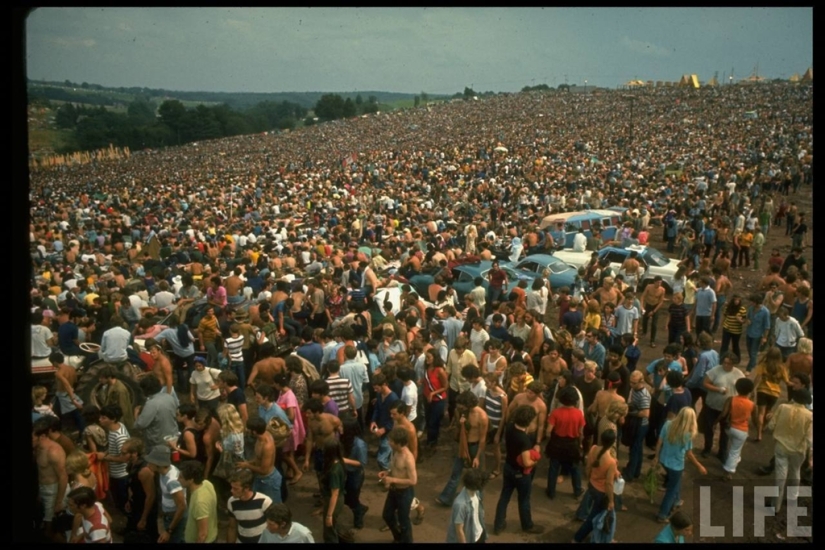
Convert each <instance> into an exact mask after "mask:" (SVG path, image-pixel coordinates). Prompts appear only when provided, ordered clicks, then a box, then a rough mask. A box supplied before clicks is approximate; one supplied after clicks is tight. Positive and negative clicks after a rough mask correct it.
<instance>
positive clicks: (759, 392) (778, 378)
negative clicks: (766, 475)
mask: <svg viewBox="0 0 825 550" xmlns="http://www.w3.org/2000/svg"><path fill="white" fill-rule="evenodd" d="M783 382H784V383H785V384H788V371H787V370H786V369H785V365H784V364H783V363H782V351H781V350H780V349H779V348H778V347H776V346H772V347H770V348H769V349H768V351H766V352H765V356H764V357H763V358H762V361H761V362H760V363H759V364H758V365H756V378H754V380H753V384H754V386H755V387H756V441H757V442H759V441H762V428H763V427H764V426H765V418H766V417H767V415H768V413H769V412H770V411H771V409H773V407H774V405H776V401H777V400H778V399H779V394H781V393H782V386H781V384H782V383H783Z"/></svg>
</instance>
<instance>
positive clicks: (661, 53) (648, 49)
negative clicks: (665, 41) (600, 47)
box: [621, 36, 670, 57]
mask: <svg viewBox="0 0 825 550" xmlns="http://www.w3.org/2000/svg"><path fill="white" fill-rule="evenodd" d="M621 44H622V46H624V47H625V48H627V49H628V50H630V51H632V52H636V53H642V54H646V55H652V56H654V57H667V56H669V55H670V50H668V49H667V48H663V47H662V46H657V45H656V44H653V43H652V42H644V41H643V40H633V39H632V38H630V37H628V36H624V37H622V40H621Z"/></svg>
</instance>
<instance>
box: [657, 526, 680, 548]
mask: <svg viewBox="0 0 825 550" xmlns="http://www.w3.org/2000/svg"><path fill="white" fill-rule="evenodd" d="M653 542H657V543H664V544H684V543H685V537H684V535H679V536H678V537H677V536H676V535H675V534H674V533H673V526H671V525H666V526H665V528H664V529H662V531H661V532H660V533H659V534H658V535H656V538H655V539H654V540H653Z"/></svg>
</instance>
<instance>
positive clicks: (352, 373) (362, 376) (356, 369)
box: [339, 359, 369, 410]
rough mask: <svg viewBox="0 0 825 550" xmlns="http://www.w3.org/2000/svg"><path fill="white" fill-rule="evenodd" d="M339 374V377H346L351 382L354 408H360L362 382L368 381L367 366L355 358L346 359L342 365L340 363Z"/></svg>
mask: <svg viewBox="0 0 825 550" xmlns="http://www.w3.org/2000/svg"><path fill="white" fill-rule="evenodd" d="M339 375H340V376H341V378H346V379H347V380H349V381H350V383H351V384H352V394H353V397H354V398H355V408H356V409H358V410H361V407H362V406H363V404H364V384H366V383H367V382H369V375H368V374H367V366H366V365H365V364H364V363H362V362H360V361H358V360H357V359H353V360H352V361H346V362H345V363H344V364H343V365H341V370H340V371H339Z"/></svg>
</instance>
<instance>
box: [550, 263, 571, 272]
mask: <svg viewBox="0 0 825 550" xmlns="http://www.w3.org/2000/svg"><path fill="white" fill-rule="evenodd" d="M547 267H549V268H550V271H552V272H553V273H564V272H565V271H567V270H568V269H573V268H572V267H570V266H569V265H567V264H566V263H564V262H561V261H559V262H551V263H549V264H547Z"/></svg>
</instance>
